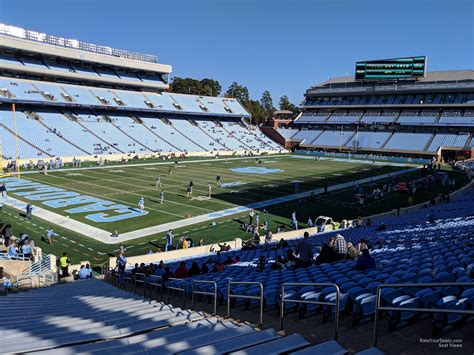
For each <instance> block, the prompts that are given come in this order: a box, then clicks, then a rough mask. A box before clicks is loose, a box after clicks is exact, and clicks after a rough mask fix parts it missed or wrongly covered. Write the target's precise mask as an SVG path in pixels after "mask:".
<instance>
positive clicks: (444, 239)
mask: <svg viewBox="0 0 474 355" xmlns="http://www.w3.org/2000/svg"><path fill="white" fill-rule="evenodd" d="M473 201H474V188H473V187H470V188H468V189H467V190H465V191H464V192H463V193H462V194H460V195H458V196H456V197H454V198H452V200H451V202H449V203H442V204H438V205H435V206H433V207H432V209H433V213H434V215H435V216H436V218H435V223H433V224H429V223H428V222H427V214H428V211H427V210H426V209H421V210H417V211H414V212H411V213H407V214H405V215H401V216H389V217H384V218H381V219H379V220H377V223H376V224H377V225H373V226H363V227H360V228H351V229H346V230H341V231H337V232H330V233H322V234H317V235H315V236H312V237H310V239H309V240H310V242H311V243H312V245H313V248H314V249H313V251H314V253H315V254H316V255H317V252H318V250H319V247H320V246H321V245H322V244H323V243H324V242H326V241H327V239H328V237H329V236H330V235H334V234H336V233H341V234H342V235H343V236H344V237H345V238H346V240H348V241H351V242H352V243H353V244H354V245H355V244H356V243H358V242H359V240H360V238H362V237H363V238H364V239H365V240H367V241H368V243H369V245H371V246H372V251H371V254H372V256H373V257H374V259H375V261H376V265H377V268H376V269H373V270H367V271H363V272H362V271H356V270H354V266H355V261H352V260H348V261H340V262H337V263H332V264H322V265H319V266H314V265H313V266H310V267H307V268H300V269H296V270H268V269H267V270H265V271H264V272H260V271H258V270H257V269H256V268H255V267H253V266H255V265H257V263H258V259H259V258H260V257H261V256H265V258H266V259H267V260H268V261H269V262H270V263H271V262H272V260H275V259H276V258H277V257H278V256H285V254H286V251H285V250H283V249H273V248H267V247H260V248H257V249H254V250H235V251H229V252H223V253H220V255H217V256H216V255H212V254H208V255H202V256H199V257H189V258H186V259H180V260H176V261H175V262H170V263H168V264H167V266H169V267H170V268H171V269H173V268H176V267H178V265H179V263H181V262H182V261H184V262H185V264H186V266H187V268H189V267H190V266H191V264H192V263H193V262H197V263H198V264H199V265H201V264H202V263H209V262H215V261H217V260H222V261H224V260H226V259H227V257H228V256H230V257H231V258H233V259H235V256H237V255H238V256H239V257H240V262H239V263H237V264H232V265H229V266H226V267H225V268H224V270H223V271H221V272H214V273H210V274H204V275H198V276H193V277H190V278H185V279H182V280H180V281H171V282H170V285H173V286H177V287H184V288H185V289H186V291H187V292H188V293H190V292H191V288H192V281H193V280H212V281H215V282H216V283H217V286H218V295H219V298H220V299H221V301H226V300H227V287H228V280H230V279H231V280H232V281H255V282H261V283H262V285H263V287H264V305H265V307H266V308H267V309H271V308H274V307H276V305H277V304H278V300H279V295H280V289H281V285H282V284H283V283H288V282H298V283H335V284H337V285H338V286H339V287H340V289H341V301H340V311H341V312H342V311H347V312H349V313H350V314H352V317H353V319H354V323H355V324H357V323H358V322H361V321H365V320H368V319H371V317H372V316H373V314H374V310H375V293H376V289H377V287H378V286H379V285H381V284H393V283H402V284H403V283H415V284H416V283H431V282H457V283H463V282H473V281H474V280H473V279H472V275H473V272H474V250H472V248H469V245H471V244H472V235H473V232H474V217H473V216H472V209H473V208H474V202H473ZM380 225H384V226H385V228H384V230H383V231H380V230H377V226H380ZM288 242H289V248H296V247H297V243H298V240H291V241H288ZM157 258H159V256H157ZM157 261H158V260H157ZM152 279H153V277H152ZM194 287H195V289H197V290H200V291H207V292H211V291H212V286H209V285H206V284H195V285H194ZM473 291H474V288H472V287H471V288H464V287H462V286H456V287H431V288H398V289H385V290H384V291H383V293H382V299H383V302H384V305H392V306H400V307H410V306H416V307H421V308H433V307H434V308H436V307H438V308H455V309H474V293H473ZM231 292H232V293H233V294H243V295H248V296H258V294H259V292H260V288H259V286H258V285H234V286H233V287H232V288H231ZM285 297H287V298H297V299H302V300H308V301H309V300H318V301H327V302H331V301H334V297H335V294H334V288H325V287H316V288H315V287H313V286H308V287H294V288H287V293H286V294H285ZM255 302H257V301H252V303H255ZM245 303H246V302H244V300H240V301H238V302H237V303H236V305H238V304H245ZM285 307H286V309H287V310H288V311H292V310H296V309H298V310H299V311H300V315H302V316H304V315H305V314H308V313H314V312H317V313H323V315H324V317H325V318H326V319H328V318H331V317H334V313H335V309H334V307H333V306H323V307H320V306H315V305H307V306H305V307H299V308H296V307H295V305H294V304H285ZM408 313H409V314H408ZM416 318H417V315H415V314H413V312H392V313H389V314H388V319H389V320H390V323H391V324H392V326H399V325H401V324H403V323H405V322H408V321H413V320H416ZM433 320H434V324H437V327H439V328H443V327H445V326H449V325H454V324H459V323H462V322H463V321H465V320H466V317H465V316H459V315H455V316H449V317H447V318H445V317H442V316H441V315H435V316H434V318H433Z"/></svg>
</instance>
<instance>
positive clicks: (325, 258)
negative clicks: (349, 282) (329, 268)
mask: <svg viewBox="0 0 474 355" xmlns="http://www.w3.org/2000/svg"><path fill="white" fill-rule="evenodd" d="M334 241H335V238H334V236H330V237H329V240H328V242H327V243H324V244H323V246H322V247H321V251H320V252H319V255H318V257H317V258H316V264H317V265H321V264H324V263H332V262H333V261H335V259H336V246H335V245H334Z"/></svg>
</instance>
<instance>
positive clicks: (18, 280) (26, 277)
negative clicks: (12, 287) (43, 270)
mask: <svg viewBox="0 0 474 355" xmlns="http://www.w3.org/2000/svg"><path fill="white" fill-rule="evenodd" d="M22 280H30V288H33V278H32V277H31V276H18V277H17V278H16V281H15V283H16V288H19V287H20V285H19V282H20V281H22Z"/></svg>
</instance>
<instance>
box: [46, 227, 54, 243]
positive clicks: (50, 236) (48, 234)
mask: <svg viewBox="0 0 474 355" xmlns="http://www.w3.org/2000/svg"><path fill="white" fill-rule="evenodd" d="M53 235H54V231H53V228H52V227H51V228H49V229H48V231H47V232H46V240H47V241H48V244H49V245H51V244H53Z"/></svg>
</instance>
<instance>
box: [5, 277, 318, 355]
mask: <svg viewBox="0 0 474 355" xmlns="http://www.w3.org/2000/svg"><path fill="white" fill-rule="evenodd" d="M0 307H2V322H1V324H0V347H1V349H2V352H3V353H25V352H35V353H41V354H46V353H47V354H49V355H53V354H77V353H84V354H87V353H97V352H100V353H101V354H117V353H122V354H123V353H132V352H133V353H144V352H148V353H149V352H151V353H162V354H170V353H187V354H203V353H229V352H237V353H240V354H256V353H261V352H262V351H264V353H268V354H269V353H274V352H275V351H280V350H276V348H274V346H278V349H285V350H286V351H295V350H298V349H301V348H304V347H306V346H308V345H309V342H308V341H306V340H305V339H304V338H303V337H301V336H300V335H298V334H295V335H292V336H288V337H282V336H280V335H278V334H277V333H276V332H275V331H274V330H273V329H268V330H265V331H260V330H258V329H256V328H254V327H252V326H250V325H245V324H239V323H237V322H235V321H232V320H225V321H222V320H218V319H217V318H215V317H206V316H205V315H204V314H201V313H199V312H193V311H190V310H184V309H181V308H176V307H173V306H171V305H167V304H164V303H161V302H156V301H151V302H148V301H147V302H145V301H144V300H143V298H141V297H138V296H135V295H132V294H130V293H127V292H125V291H123V290H120V289H117V288H114V287H112V286H110V285H108V284H107V283H105V282H103V281H99V280H95V279H91V280H84V281H77V282H73V283H69V284H62V285H53V286H51V287H48V288H41V289H36V290H31V291H28V292H22V293H18V294H10V295H8V296H7V297H4V298H2V299H0ZM272 347H273V351H270V350H269V349H272Z"/></svg>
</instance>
